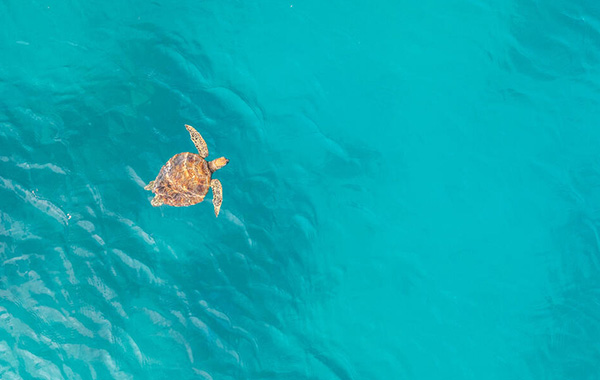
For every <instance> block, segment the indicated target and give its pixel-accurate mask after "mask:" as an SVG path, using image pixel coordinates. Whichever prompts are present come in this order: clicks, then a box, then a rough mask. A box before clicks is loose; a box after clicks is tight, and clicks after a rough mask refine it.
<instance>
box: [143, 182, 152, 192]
mask: <svg viewBox="0 0 600 380" xmlns="http://www.w3.org/2000/svg"><path fill="white" fill-rule="evenodd" d="M153 187H154V181H150V183H149V184H147V185H146V186H145V187H144V190H150V191H152V188H153Z"/></svg>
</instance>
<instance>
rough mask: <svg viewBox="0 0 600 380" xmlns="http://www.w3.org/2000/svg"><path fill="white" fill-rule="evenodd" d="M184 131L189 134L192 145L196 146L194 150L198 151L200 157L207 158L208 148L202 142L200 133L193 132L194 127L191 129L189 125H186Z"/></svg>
mask: <svg viewBox="0 0 600 380" xmlns="http://www.w3.org/2000/svg"><path fill="white" fill-rule="evenodd" d="M185 129H187V130H188V132H189V133H190V137H191V138H192V141H193V142H194V145H196V149H198V153H199V154H200V157H202V158H206V157H208V147H207V146H206V141H204V139H203V138H202V136H201V135H200V133H198V131H197V130H195V129H194V127H192V126H191V125H187V124H186V125H185Z"/></svg>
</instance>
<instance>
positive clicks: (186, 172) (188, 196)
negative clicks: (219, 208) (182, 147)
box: [153, 152, 212, 206]
mask: <svg viewBox="0 0 600 380" xmlns="http://www.w3.org/2000/svg"><path fill="white" fill-rule="evenodd" d="M211 174H212V173H211V172H210V170H209V169H208V163H207V162H206V161H205V160H204V159H203V158H202V157H200V155H198V154H195V153H189V152H185V153H179V154H176V155H175V156H173V157H171V159H170V160H169V161H168V162H167V163H166V164H165V165H164V166H163V167H162V169H161V170H160V173H159V174H158V176H157V178H156V182H155V185H154V191H153V192H154V193H155V194H156V195H158V196H160V197H161V198H162V200H163V202H164V203H165V204H168V205H171V206H190V205H193V204H196V203H200V202H202V201H203V200H204V197H205V196H206V193H208V189H209V188H210V180H211Z"/></svg>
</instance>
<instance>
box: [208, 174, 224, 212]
mask: <svg viewBox="0 0 600 380" xmlns="http://www.w3.org/2000/svg"><path fill="white" fill-rule="evenodd" d="M210 188H211V189H212V192H213V206H215V216H219V210H221V203H223V186H221V181H219V180H218V179H213V180H211V181H210Z"/></svg>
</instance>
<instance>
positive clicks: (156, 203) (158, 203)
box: [150, 195, 164, 207]
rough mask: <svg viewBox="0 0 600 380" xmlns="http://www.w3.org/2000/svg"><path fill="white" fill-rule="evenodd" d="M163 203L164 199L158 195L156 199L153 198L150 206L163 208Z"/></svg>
mask: <svg viewBox="0 0 600 380" xmlns="http://www.w3.org/2000/svg"><path fill="white" fill-rule="evenodd" d="M163 203H164V202H163V199H162V197H159V196H158V195H156V196H155V197H154V198H152V201H151V202H150V204H151V205H152V206H154V207H158V206H162V205H163Z"/></svg>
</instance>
